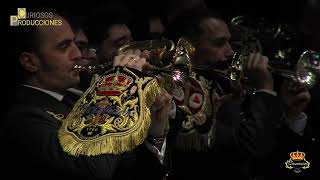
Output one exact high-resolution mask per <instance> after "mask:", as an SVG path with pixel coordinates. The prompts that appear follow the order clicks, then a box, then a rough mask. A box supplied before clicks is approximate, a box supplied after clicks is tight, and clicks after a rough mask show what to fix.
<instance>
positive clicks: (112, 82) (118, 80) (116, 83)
mask: <svg viewBox="0 0 320 180" xmlns="http://www.w3.org/2000/svg"><path fill="white" fill-rule="evenodd" d="M132 82H133V79H132V78H131V77H129V76H127V75H125V74H122V73H115V74H114V73H113V74H109V75H108V76H106V77H105V78H104V79H103V80H102V81H101V82H99V83H97V90H98V94H100V95H119V94H121V93H122V92H123V91H125V90H126V89H127V88H128V87H129V86H130V85H131V83H132Z"/></svg>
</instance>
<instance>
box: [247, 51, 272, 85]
mask: <svg viewBox="0 0 320 180" xmlns="http://www.w3.org/2000/svg"><path fill="white" fill-rule="evenodd" d="M268 61H269V59H268V58H267V57H266V56H263V55H261V54H260V53H254V54H252V53H251V54H250V55H249V58H248V59H247V60H246V61H245V62H244V67H243V68H244V75H245V76H246V77H247V78H248V79H249V80H250V85H251V86H252V87H253V88H255V89H257V90H259V89H268V90H273V78H272V74H271V72H270V71H269V70H268Z"/></svg>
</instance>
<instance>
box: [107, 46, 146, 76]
mask: <svg viewBox="0 0 320 180" xmlns="http://www.w3.org/2000/svg"><path fill="white" fill-rule="evenodd" d="M142 56H143V57H142ZM145 57H147V52H145V51H143V53H141V51H140V50H128V51H127V52H126V53H123V52H120V53H119V54H118V55H117V56H115V57H114V60H113V66H123V67H129V68H133V69H137V70H139V71H142V68H143V67H144V66H147V64H149V63H147V62H146V58H145Z"/></svg>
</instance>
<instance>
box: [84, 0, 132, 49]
mask: <svg viewBox="0 0 320 180" xmlns="http://www.w3.org/2000/svg"><path fill="white" fill-rule="evenodd" d="M129 17H130V12H129V8H128V6H127V4H126V3H125V2H123V1H117V2H116V1H108V2H104V3H102V4H101V3H99V4H97V5H96V6H94V7H93V8H92V10H91V13H90V17H89V20H88V27H87V28H86V29H85V33H86V35H87V36H88V39H89V40H90V41H91V42H92V43H94V44H99V43H100V42H101V41H102V40H104V39H106V38H108V37H109V33H108V31H109V29H110V28H111V27H112V26H113V25H115V24H125V25H128V23H129V21H130V18H129Z"/></svg>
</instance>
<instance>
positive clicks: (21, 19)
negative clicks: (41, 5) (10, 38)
mask: <svg viewBox="0 0 320 180" xmlns="http://www.w3.org/2000/svg"><path fill="white" fill-rule="evenodd" d="M61 24H62V20H60V19H53V13H52V12H28V11H27V8H17V15H10V26H60V25H61Z"/></svg>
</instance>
